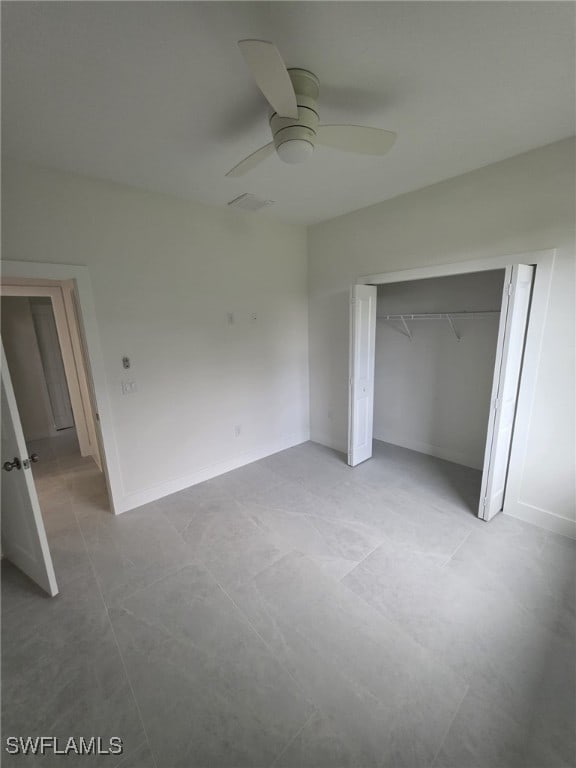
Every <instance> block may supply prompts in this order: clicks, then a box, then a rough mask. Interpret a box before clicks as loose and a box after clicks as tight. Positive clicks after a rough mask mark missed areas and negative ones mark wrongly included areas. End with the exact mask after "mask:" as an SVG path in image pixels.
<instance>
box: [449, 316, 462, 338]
mask: <svg viewBox="0 0 576 768" xmlns="http://www.w3.org/2000/svg"><path fill="white" fill-rule="evenodd" d="M446 320H448V323H449V325H450V328H451V329H452V333H453V334H454V336H456V341H460V335H459V334H458V332H457V330H456V328H454V323H453V322H452V318H451V317H450V315H446Z"/></svg>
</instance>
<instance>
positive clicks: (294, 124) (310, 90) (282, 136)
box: [270, 69, 320, 159]
mask: <svg viewBox="0 0 576 768" xmlns="http://www.w3.org/2000/svg"><path fill="white" fill-rule="evenodd" d="M288 74H289V75H290V80H291V81H292V85H293V86H294V91H295V93H296V102H297V104H298V117H297V118H295V117H280V116H279V115H278V113H277V112H273V113H272V114H271V115H270V129H271V131H272V137H273V139H274V146H275V147H276V151H278V148H279V147H280V146H281V145H282V144H285V143H286V142H288V141H296V142H300V141H305V142H307V143H308V144H310V145H311V147H310V150H311V151H312V150H313V148H314V145H315V143H316V129H317V127H318V121H319V115H318V106H317V99H318V94H319V90H320V81H319V80H318V78H317V77H316V75H314V74H312V72H308V71H307V70H306V69H289V70H288ZM280 156H281V157H282V153H280ZM303 159H304V158H303Z"/></svg>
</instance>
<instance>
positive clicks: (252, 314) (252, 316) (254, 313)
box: [250, 312, 258, 323]
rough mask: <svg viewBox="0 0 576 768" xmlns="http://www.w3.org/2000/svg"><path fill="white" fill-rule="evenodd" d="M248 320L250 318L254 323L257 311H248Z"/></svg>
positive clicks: (256, 318)
mask: <svg viewBox="0 0 576 768" xmlns="http://www.w3.org/2000/svg"><path fill="white" fill-rule="evenodd" d="M250 320H252V322H253V323H255V322H256V320H258V313H257V312H251V313H250Z"/></svg>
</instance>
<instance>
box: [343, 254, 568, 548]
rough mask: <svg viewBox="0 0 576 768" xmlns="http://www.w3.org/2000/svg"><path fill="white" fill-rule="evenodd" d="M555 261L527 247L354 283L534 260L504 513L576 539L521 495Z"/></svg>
mask: <svg viewBox="0 0 576 768" xmlns="http://www.w3.org/2000/svg"><path fill="white" fill-rule="evenodd" d="M555 259H556V249H548V250H542V251H528V252H524V253H515V254H508V255H502V256H493V257H486V258H482V259H473V260H469V261H461V262H454V263H450V264H438V265H436V266H427V267H416V268H413V269H404V270H400V271H397V270H396V271H392V272H379V273H376V274H371V275H362V276H360V277H358V278H357V280H355V283H360V284H364V285H382V284H385V283H399V282H408V281H412V280H424V279H427V278H434V277H447V276H450V275H463V274H469V273H471V272H486V271H490V270H495V269H505V268H506V267H509V266H512V265H515V264H530V265H533V266H534V267H535V275H534V283H533V287H532V301H531V305H530V315H529V318H528V327H527V331H526V341H525V347H524V360H523V365H522V371H521V375H520V386H519V390H518V400H517V405H516V418H515V423H514V432H513V435H512V446H511V450H510V460H509V464H508V479H507V482H506V494H505V498H504V507H503V512H504V513H505V514H507V515H511V516H512V517H517V518H519V519H521V520H524V521H526V522H529V523H533V524H535V525H539V526H540V527H542V528H546V529H547V530H551V531H554V532H555V533H560V534H562V535H564V536H570V537H573V538H574V537H576V531H575V530H574V525H573V524H572V523H571V521H569V520H565V519H564V518H561V517H559V516H557V515H553V514H551V513H550V512H548V511H546V510H543V509H539V508H538V507H535V506H533V505H531V504H528V503H527V502H525V501H523V500H522V498H521V494H520V491H521V487H522V480H523V478H524V471H525V462H526V447H527V438H528V434H529V432H530V424H531V419H532V409H533V403H534V396H535V392H536V383H537V378H538V370H539V367H540V358H541V351H542V343H543V340H544V326H545V321H546V315H547V313H548V305H549V302H550V287H551V283H552V274H553V270H554V262H555Z"/></svg>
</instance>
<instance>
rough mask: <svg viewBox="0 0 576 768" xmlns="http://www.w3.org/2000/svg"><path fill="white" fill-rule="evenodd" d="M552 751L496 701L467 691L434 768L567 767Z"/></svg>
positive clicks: (567, 762)
mask: <svg viewBox="0 0 576 768" xmlns="http://www.w3.org/2000/svg"><path fill="white" fill-rule="evenodd" d="M572 765H574V763H573V761H571V760H570V761H566V760H564V759H563V758H562V757H561V756H560V755H559V754H558V753H557V752H555V750H554V749H553V748H552V747H551V746H550V745H546V744H544V743H542V742H540V741H538V739H536V738H534V737H533V735H532V734H531V733H530V731H529V730H528V729H526V728H522V727H520V726H519V725H518V723H516V722H515V721H514V720H513V719H512V718H510V717H509V716H508V715H507V714H506V713H505V712H504V711H502V710H501V709H500V708H499V707H498V705H497V703H495V702H494V701H489V700H487V699H485V698H483V697H482V696H479V695H478V694H476V693H475V692H474V691H470V692H469V693H468V695H467V696H466V698H465V699H464V701H463V703H462V706H461V708H460V710H459V712H458V714H457V716H456V717H455V719H454V722H453V723H452V726H451V728H450V730H449V732H448V734H447V736H446V739H445V741H444V743H443V745H442V747H441V749H440V751H439V752H438V755H437V757H436V759H435V761H434V763H433V768H464V766H465V768H570V766H572Z"/></svg>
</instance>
